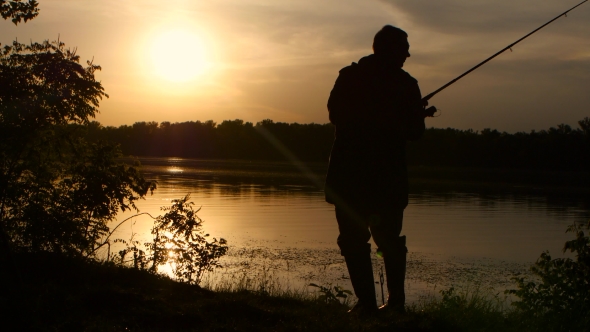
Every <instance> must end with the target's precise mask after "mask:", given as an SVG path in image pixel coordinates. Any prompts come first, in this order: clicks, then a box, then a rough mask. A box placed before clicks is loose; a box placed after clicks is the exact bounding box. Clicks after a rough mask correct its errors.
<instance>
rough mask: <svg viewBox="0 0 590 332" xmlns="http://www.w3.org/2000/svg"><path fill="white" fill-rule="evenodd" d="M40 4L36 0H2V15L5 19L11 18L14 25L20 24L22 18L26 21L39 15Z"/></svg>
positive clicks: (0, 3)
mask: <svg viewBox="0 0 590 332" xmlns="http://www.w3.org/2000/svg"><path fill="white" fill-rule="evenodd" d="M38 5H39V3H38V2H37V1H36V0H28V1H22V0H12V1H8V0H0V15H2V18H3V19H5V20H6V19H9V18H10V19H11V20H12V23H14V25H18V24H19V23H20V22H21V20H24V21H25V23H26V22H27V21H28V20H32V19H33V18H35V17H37V15H39V8H37V6H38Z"/></svg>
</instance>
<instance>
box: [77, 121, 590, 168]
mask: <svg viewBox="0 0 590 332" xmlns="http://www.w3.org/2000/svg"><path fill="white" fill-rule="evenodd" d="M578 125H579V128H576V129H574V128H572V127H570V126H569V125H566V124H561V125H558V126H557V127H552V128H549V129H548V130H541V131H531V132H530V133H525V132H518V133H514V134H510V133H506V132H499V131H497V130H492V129H484V130H482V131H474V130H471V129H469V130H459V129H452V128H446V129H440V128H429V129H427V130H426V132H425V134H424V136H423V138H422V139H421V140H419V141H416V142H409V143H408V150H407V156H408V162H409V164H410V165H424V166H445V167H478V168H479V167H485V168H511V169H537V170H556V171H557V170H559V171H588V170H590V118H588V117H586V118H585V119H583V120H580V121H578ZM88 133H89V134H88V135H89V136H90V139H93V140H97V139H102V140H108V141H114V142H116V143H118V144H120V145H121V149H122V151H123V153H124V154H128V155H134V156H152V157H182V158H205V159H246V160H288V157H287V155H289V154H290V155H291V156H294V157H295V158H297V159H299V160H301V161H307V162H310V161H316V162H326V161H327V160H328V158H329V155H330V149H331V146H332V142H333V140H334V127H333V126H332V125H331V124H315V123H311V124H298V123H283V122H273V121H272V120H263V121H261V122H258V123H256V124H253V123H251V122H244V121H242V120H239V119H238V120H226V121H223V122H222V123H220V124H216V123H215V122H213V121H205V122H201V121H196V122H192V121H191V122H182V123H170V122H162V123H157V122H137V123H135V124H133V125H131V126H128V125H123V126H120V127H118V128H117V127H102V126H101V125H100V124H99V123H98V122H93V123H91V124H90V127H89V130H88Z"/></svg>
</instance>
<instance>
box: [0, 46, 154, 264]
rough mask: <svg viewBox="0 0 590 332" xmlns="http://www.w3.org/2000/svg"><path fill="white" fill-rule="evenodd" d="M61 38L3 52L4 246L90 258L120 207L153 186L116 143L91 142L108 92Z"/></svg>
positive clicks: (0, 183) (0, 155)
mask: <svg viewBox="0 0 590 332" xmlns="http://www.w3.org/2000/svg"><path fill="white" fill-rule="evenodd" d="M79 59H80V58H79V56H78V55H76V51H75V50H71V49H66V48H65V45H64V44H63V43H61V42H59V41H57V42H52V43H50V42H48V41H45V42H43V43H31V44H30V45H24V44H21V43H18V42H14V43H13V44H12V45H10V46H5V47H4V48H3V49H2V51H1V53H0V86H2V89H1V90H0V233H1V235H2V238H1V242H2V249H4V250H9V249H13V250H22V251H33V252H36V251H53V252H60V253H66V254H69V255H85V256H87V255H91V254H93V253H95V248H96V247H97V246H100V244H101V239H103V238H104V237H105V236H107V235H108V226H107V223H108V222H109V221H111V220H113V219H114V217H115V215H116V214H117V212H118V210H119V209H123V210H125V209H134V208H135V204H134V202H135V201H136V200H137V199H139V198H140V197H142V196H144V195H145V194H146V193H147V191H148V190H150V189H151V190H153V189H154V187H155V185H154V184H153V183H151V182H148V181H146V180H145V179H144V178H143V177H142V176H141V174H140V173H139V171H138V169H137V167H130V166H127V165H125V164H123V163H121V162H120V161H118V160H119V157H120V156H121V153H120V150H119V148H118V147H117V146H116V145H114V144H112V143H105V142H102V141H95V142H92V143H88V142H87V141H86V140H85V139H84V137H86V136H87V133H86V131H87V130H88V128H87V127H85V126H82V125H83V124H87V123H89V119H90V118H92V117H94V116H95V114H96V113H97V112H98V105H99V101H100V100H101V99H102V98H103V97H108V95H107V94H106V93H105V92H104V89H103V87H102V85H101V83H100V82H98V81H96V79H95V76H94V74H95V72H96V71H97V70H100V67H99V66H97V65H94V64H92V62H87V66H82V65H80V63H79Z"/></svg>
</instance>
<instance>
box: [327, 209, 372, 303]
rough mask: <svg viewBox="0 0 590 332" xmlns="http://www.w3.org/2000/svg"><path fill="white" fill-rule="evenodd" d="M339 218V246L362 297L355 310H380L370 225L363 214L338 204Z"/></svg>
mask: <svg viewBox="0 0 590 332" xmlns="http://www.w3.org/2000/svg"><path fill="white" fill-rule="evenodd" d="M336 220H337V221H338V229H339V230H340V235H339V236H338V246H339V247H340V252H341V254H342V256H344V260H345V261H346V267H347V268H348V273H349V275H350V281H351V283H352V287H353V289H354V294H355V295H356V297H357V298H358V299H359V301H358V303H357V304H356V305H355V307H354V308H353V309H352V310H351V312H361V313H368V312H374V311H376V310H377V298H376V296H375V281H374V278H373V266H372V264H371V244H370V243H368V242H369V239H370V238H371V233H370V232H369V226H368V225H367V223H366V222H365V221H364V220H362V219H361V218H360V217H358V216H357V217H355V216H353V215H351V214H350V213H347V212H345V210H343V209H340V208H338V207H336Z"/></svg>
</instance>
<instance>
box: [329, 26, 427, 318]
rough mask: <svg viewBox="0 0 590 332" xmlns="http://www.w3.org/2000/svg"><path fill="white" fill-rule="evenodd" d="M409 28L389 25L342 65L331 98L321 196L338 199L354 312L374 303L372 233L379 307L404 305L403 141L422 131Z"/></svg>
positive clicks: (366, 309)
mask: <svg viewBox="0 0 590 332" xmlns="http://www.w3.org/2000/svg"><path fill="white" fill-rule="evenodd" d="M407 37H408V35H407V34H406V33H405V32H404V31H403V30H401V29H399V28H396V27H393V26H390V25H387V26H384V27H383V28H382V29H381V30H380V31H379V32H377V34H376V35H375V39H374V41H373V51H374V54H372V55H369V56H366V57H364V58H362V59H360V61H359V62H358V64H357V63H354V62H353V63H352V64H351V65H350V66H348V67H345V68H343V69H342V70H340V74H339V76H338V79H337V80H336V83H335V84H334V88H333V89H332V92H331V93H330V99H329V100H328V111H329V115H330V121H331V122H332V123H333V124H334V125H335V126H336V134H335V140H334V145H333V147H332V153H331V156H330V166H329V168H328V174H327V176H326V201H328V202H329V203H332V204H334V205H335V208H336V219H337V221H338V228H339V230H340V235H339V236H338V246H339V247H340V250H341V254H342V255H343V256H344V258H345V261H346V266H347V268H348V272H349V274H350V280H351V282H352V286H353V288H354V292H355V295H356V296H357V297H358V299H359V301H358V303H357V305H356V306H355V307H354V308H353V309H352V310H351V312H372V311H376V310H377V301H376V297H375V284H374V280H373V269H372V265H371V245H370V243H368V241H369V239H370V238H371V235H372V236H373V240H374V241H375V243H376V244H377V246H378V248H377V250H378V252H380V253H381V254H382V255H383V259H384V263H385V271H386V275H387V289H388V291H389V296H388V301H387V304H386V305H384V306H383V308H393V309H395V310H400V311H403V309H404V303H405V292H404V279H405V273H406V253H407V248H406V237H405V236H400V233H401V229H402V219H403V212H404V209H405V207H406V206H407V205H408V175H407V170H406V158H405V145H406V141H407V140H416V139H418V138H420V137H421V136H422V134H423V133H424V129H425V126H424V118H425V117H426V116H432V111H431V110H430V109H429V110H425V109H424V106H425V105H423V102H422V100H421V98H422V97H421V94H420V89H419V88H418V82H417V81H416V80H415V79H414V78H413V77H412V76H410V75H409V74H408V73H407V72H405V71H404V70H402V67H403V65H404V62H405V60H406V58H408V57H409V56H410V53H409V48H410V45H409V44H408V39H407Z"/></svg>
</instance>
